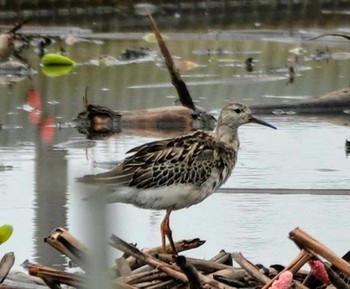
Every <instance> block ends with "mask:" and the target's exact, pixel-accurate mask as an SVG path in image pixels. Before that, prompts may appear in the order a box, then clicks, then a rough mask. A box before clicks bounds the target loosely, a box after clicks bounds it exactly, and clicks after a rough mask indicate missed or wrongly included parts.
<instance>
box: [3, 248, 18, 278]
mask: <svg viewBox="0 0 350 289" xmlns="http://www.w3.org/2000/svg"><path fill="white" fill-rule="evenodd" d="M14 263H15V255H14V254H13V252H8V253H6V254H5V255H4V256H3V257H2V259H1V261H0V283H2V282H4V280H5V279H6V277H7V275H8V273H9V272H10V270H11V268H12V266H13V264H14Z"/></svg>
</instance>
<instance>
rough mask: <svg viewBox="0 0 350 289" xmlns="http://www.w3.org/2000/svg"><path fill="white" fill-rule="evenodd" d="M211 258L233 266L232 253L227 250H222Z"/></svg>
mask: <svg viewBox="0 0 350 289" xmlns="http://www.w3.org/2000/svg"><path fill="white" fill-rule="evenodd" d="M210 260H211V261H214V262H216V263H220V264H225V265H228V266H232V257H231V254H229V253H227V252H226V251H225V250H221V251H220V252H219V253H218V254H217V255H215V256H214V257H213V258H211V259H210Z"/></svg>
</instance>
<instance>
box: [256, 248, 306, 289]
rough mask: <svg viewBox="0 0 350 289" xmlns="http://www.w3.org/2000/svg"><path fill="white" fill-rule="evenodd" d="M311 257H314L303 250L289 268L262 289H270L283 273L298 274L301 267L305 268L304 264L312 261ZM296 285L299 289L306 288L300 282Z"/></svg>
mask: <svg viewBox="0 0 350 289" xmlns="http://www.w3.org/2000/svg"><path fill="white" fill-rule="evenodd" d="M311 257H312V255H311V254H310V253H308V252H307V251H306V250H301V251H300V252H299V254H298V255H297V256H296V257H295V258H294V259H293V260H292V262H291V263H290V264H289V265H288V266H287V267H285V268H284V269H283V270H282V271H281V272H279V273H278V274H277V275H276V276H275V277H273V278H272V279H271V280H270V281H269V282H267V283H266V284H265V286H264V287H263V288H262V289H268V288H269V287H270V286H271V285H272V283H273V282H274V281H275V280H277V279H278V278H279V276H280V275H281V274H282V273H283V272H285V271H287V270H288V271H290V272H292V273H293V275H294V274H295V273H296V272H298V271H299V270H300V268H301V267H303V266H304V264H305V263H306V262H307V261H308V260H310V258H311ZM296 283H297V286H298V288H301V286H302V287H304V288H306V287H305V286H303V285H301V284H300V282H296Z"/></svg>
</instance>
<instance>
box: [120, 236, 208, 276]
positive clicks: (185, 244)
mask: <svg viewBox="0 0 350 289" xmlns="http://www.w3.org/2000/svg"><path fill="white" fill-rule="evenodd" d="M204 243H205V241H203V240H200V239H199V238H195V239H187V240H181V241H177V242H175V249H176V250H177V252H179V253H180V252H183V251H186V250H190V249H194V248H198V247H200V246H202V245H203V244H204ZM165 249H166V252H167V253H168V254H171V253H172V249H171V247H170V245H169V244H168V245H167V246H166V248H165ZM142 252H144V253H146V254H148V255H152V256H153V255H156V254H160V253H161V252H162V247H161V246H157V247H154V248H148V249H143V250H142ZM126 260H127V261H128V262H129V266H130V268H131V269H132V270H134V269H136V268H139V267H141V266H143V265H144V263H143V262H141V261H140V260H139V259H136V258H134V257H133V256H130V257H128V258H127V259H126Z"/></svg>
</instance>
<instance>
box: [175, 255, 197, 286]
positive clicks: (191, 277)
mask: <svg viewBox="0 0 350 289" xmlns="http://www.w3.org/2000/svg"><path fill="white" fill-rule="evenodd" d="M175 262H176V265H178V266H179V267H180V269H181V271H182V272H184V273H185V275H186V276H187V279H188V285H189V287H190V289H203V286H202V282H201V280H200V278H199V273H198V271H197V270H196V268H195V267H194V266H193V264H191V262H189V261H188V260H187V258H186V257H185V256H176V257H175Z"/></svg>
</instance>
